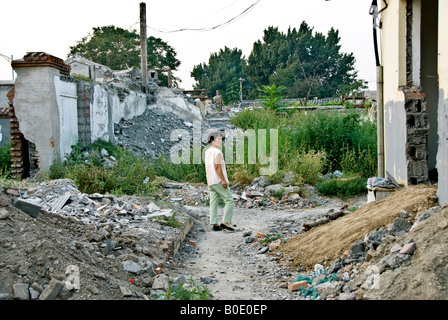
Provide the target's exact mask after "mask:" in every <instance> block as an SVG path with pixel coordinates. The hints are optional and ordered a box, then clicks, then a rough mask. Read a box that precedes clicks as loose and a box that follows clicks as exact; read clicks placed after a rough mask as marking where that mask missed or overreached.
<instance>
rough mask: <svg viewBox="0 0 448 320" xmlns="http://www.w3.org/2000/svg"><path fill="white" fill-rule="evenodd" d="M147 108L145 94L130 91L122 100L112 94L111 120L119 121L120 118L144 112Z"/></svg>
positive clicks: (131, 116)
mask: <svg viewBox="0 0 448 320" xmlns="http://www.w3.org/2000/svg"><path fill="white" fill-rule="evenodd" d="M146 108H147V104H146V94H144V93H141V92H136V91H130V92H129V94H128V95H127V96H126V98H125V100H124V101H123V102H120V100H119V99H118V96H116V95H115V96H114V99H113V103H112V121H113V122H114V123H119V122H120V120H121V119H126V120H128V119H131V118H133V117H135V116H139V115H141V114H142V113H144V112H145V110H146Z"/></svg>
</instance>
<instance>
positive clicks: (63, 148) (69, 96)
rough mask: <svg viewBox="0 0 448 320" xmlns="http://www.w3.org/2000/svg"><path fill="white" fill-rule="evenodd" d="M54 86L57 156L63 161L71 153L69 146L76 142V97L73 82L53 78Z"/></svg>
mask: <svg viewBox="0 0 448 320" xmlns="http://www.w3.org/2000/svg"><path fill="white" fill-rule="evenodd" d="M54 86H55V92H56V101H57V105H58V110H59V120H60V121H59V124H60V143H59V155H60V157H61V159H63V158H64V157H65V156H66V155H67V154H70V153H71V151H72V148H71V146H72V145H75V144H76V143H77V142H78V108H77V100H78V97H77V94H76V84H75V83H73V82H66V81H61V80H60V78H59V77H58V76H55V77H54Z"/></svg>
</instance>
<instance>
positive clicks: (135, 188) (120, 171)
mask: <svg viewBox="0 0 448 320" xmlns="http://www.w3.org/2000/svg"><path fill="white" fill-rule="evenodd" d="M103 149H104V150H106V151H107V154H108V155H109V156H112V157H114V158H115V161H114V162H113V164H110V163H108V162H105V161H104V157H105V155H104V154H103V153H102V152H101V150H103ZM155 177H156V173H155V170H154V168H153V166H152V164H151V163H150V162H148V161H147V160H145V159H144V158H143V157H137V156H135V155H134V154H133V153H132V152H130V151H128V150H126V149H124V148H120V147H117V146H114V145H113V144H112V143H109V142H104V141H101V140H98V141H97V142H95V143H94V144H92V145H90V146H88V147H81V146H80V145H76V146H72V152H71V154H70V156H68V158H67V159H66V160H65V161H61V160H58V161H55V162H54V163H53V164H52V166H51V167H50V174H49V178H50V179H60V178H69V179H72V180H73V181H74V182H75V184H76V185H77V187H78V189H79V190H80V191H81V192H83V193H89V194H91V193H102V194H105V193H111V194H115V195H123V194H127V195H139V196H147V195H151V194H153V193H154V191H156V190H157V186H156V185H155V184H154V183H153V182H154V179H155Z"/></svg>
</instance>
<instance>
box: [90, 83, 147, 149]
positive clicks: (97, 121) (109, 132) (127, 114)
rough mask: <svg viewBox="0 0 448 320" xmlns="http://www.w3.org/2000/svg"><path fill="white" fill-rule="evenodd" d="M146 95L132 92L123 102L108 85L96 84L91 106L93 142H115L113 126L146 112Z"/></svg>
mask: <svg viewBox="0 0 448 320" xmlns="http://www.w3.org/2000/svg"><path fill="white" fill-rule="evenodd" d="M146 108H147V104H146V95H145V94H144V93H141V92H135V91H132V90H130V91H129V94H127V95H126V97H125V99H124V100H123V101H120V99H119V97H118V94H117V91H116V90H114V89H112V88H109V87H107V86H106V85H101V84H95V85H94V93H93V102H92V103H91V104H90V114H91V131H92V138H91V139H92V142H95V141H96V140H98V139H101V140H104V141H113V140H114V139H113V137H114V132H113V128H114V126H113V124H114V123H119V122H120V120H121V119H131V118H133V117H135V116H139V115H141V114H142V113H144V112H145V110H146Z"/></svg>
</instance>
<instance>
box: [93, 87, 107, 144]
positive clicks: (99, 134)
mask: <svg viewBox="0 0 448 320" xmlns="http://www.w3.org/2000/svg"><path fill="white" fill-rule="evenodd" d="M90 125H91V131H92V133H91V136H92V138H91V139H92V142H95V141H96V140H98V139H101V140H104V141H110V140H111V139H110V138H111V137H110V136H109V130H108V127H109V94H108V92H107V90H106V89H105V88H103V86H101V85H100V84H95V85H94V87H93V102H92V103H91V104H90Z"/></svg>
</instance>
